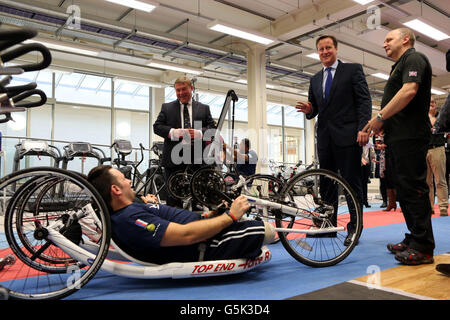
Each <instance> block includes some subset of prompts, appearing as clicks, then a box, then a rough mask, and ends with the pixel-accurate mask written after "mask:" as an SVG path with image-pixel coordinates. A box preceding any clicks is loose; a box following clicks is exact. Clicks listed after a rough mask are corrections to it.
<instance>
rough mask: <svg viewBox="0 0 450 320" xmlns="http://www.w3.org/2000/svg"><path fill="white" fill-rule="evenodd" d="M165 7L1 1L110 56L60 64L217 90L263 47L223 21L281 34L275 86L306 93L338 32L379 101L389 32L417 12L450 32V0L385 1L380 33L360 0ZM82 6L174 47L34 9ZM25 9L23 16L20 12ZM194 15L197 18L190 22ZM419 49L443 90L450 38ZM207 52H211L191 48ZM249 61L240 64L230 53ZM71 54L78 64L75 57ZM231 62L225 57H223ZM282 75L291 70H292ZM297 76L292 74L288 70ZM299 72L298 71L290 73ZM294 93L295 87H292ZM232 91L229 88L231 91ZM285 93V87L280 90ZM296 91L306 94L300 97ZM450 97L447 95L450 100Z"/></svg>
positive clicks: (52, 32) (169, 3)
mask: <svg viewBox="0 0 450 320" xmlns="http://www.w3.org/2000/svg"><path fill="white" fill-rule="evenodd" d="M158 2H159V3H160V5H159V6H158V7H157V8H156V9H155V10H154V11H152V12H151V13H145V12H142V11H137V10H131V9H128V8H127V7H125V6H121V5H117V4H113V3H109V2H106V1H104V0H65V1H64V0H33V1H31V0H14V1H11V0H0V21H1V22H2V23H3V25H4V26H30V27H34V28H37V29H38V30H39V31H40V36H41V37H46V38H57V39H60V40H62V41H65V42H68V41H70V42H74V41H75V42H77V43H79V44H80V45H86V46H90V47H96V48H100V49H102V50H103V53H102V55H101V57H103V58H105V60H100V61H99V59H93V58H89V59H88V58H86V57H82V56H78V57H74V56H73V55H61V54H60V53H57V52H55V53H54V61H55V63H58V64H66V63H67V64H70V63H71V64H72V65H73V64H76V65H78V66H79V67H80V68H81V67H86V68H88V67H89V66H91V67H90V68H91V70H92V69H93V70H94V71H97V72H105V71H106V69H108V70H109V69H111V70H112V69H116V70H119V69H122V70H126V71H128V72H131V73H135V75H136V77H138V76H140V77H145V78H148V79H149V80H156V81H160V82H166V83H170V82H171V81H172V79H173V76H174V75H173V74H172V73H168V72H165V71H164V70H160V69H150V68H149V67H147V66H146V65H145V62H146V61H147V59H148V58H150V57H153V58H155V59H159V60H167V61H171V62H174V63H178V64H188V65H191V66H195V67H200V68H203V69H205V70H207V71H206V72H205V73H203V74H202V75H201V76H198V77H197V79H198V83H199V84H203V85H206V84H207V85H208V86H218V87H220V86H222V87H229V88H234V87H240V88H242V89H243V90H245V85H240V84H235V83H232V82H233V81H235V80H236V79H237V78H239V77H241V76H244V77H245V75H246V65H245V60H246V51H247V50H248V49H249V48H250V47H251V46H253V45H254V44H253V43H250V42H246V41H243V40H241V39H238V38H235V37H230V36H223V35H222V34H220V33H218V32H215V31H211V30H209V29H208V28H207V27H206V25H207V24H208V23H209V22H211V21H213V20H215V19H219V20H223V21H226V22H228V23H230V24H233V25H236V26H240V27H244V28H247V29H250V30H255V31H259V32H263V33H267V34H270V35H272V36H275V37H276V38H277V39H278V43H277V44H275V45H272V46H269V47H267V48H266V58H267V66H269V67H276V68H279V69H278V70H277V71H276V72H271V70H270V69H267V72H266V75H267V82H269V83H271V84H273V83H275V84H280V85H282V88H278V89H277V91H283V92H288V91H292V90H293V88H296V89H297V90H298V92H300V91H302V92H303V91H305V90H306V89H307V88H308V84H309V81H308V77H309V76H310V75H311V74H313V73H315V72H317V71H318V70H319V69H320V63H319V62H318V61H317V60H314V59H311V58H309V57H307V56H306V55H307V54H309V53H311V52H314V51H315V50H314V47H315V38H316V37H317V36H318V35H319V34H323V33H329V34H333V35H335V36H336V37H337V38H338V40H339V42H340V43H339V47H338V54H339V57H340V58H341V59H342V60H344V61H349V62H350V61H352V62H358V63H361V64H363V66H364V70H365V72H366V75H367V81H368V83H369V87H370V89H371V90H372V93H373V95H372V96H373V98H374V100H375V103H376V101H377V100H379V99H380V95H381V93H382V90H383V87H384V83H385V82H384V81H383V80H381V79H379V78H374V77H372V76H370V74H371V73H374V72H376V71H381V72H385V73H386V72H389V70H390V68H391V65H392V63H393V62H392V61H391V60H390V59H388V58H386V57H385V53H384V50H383V48H382V43H383V40H384V37H385V35H386V34H387V32H388V31H389V30H390V29H392V28H395V27H399V26H401V21H402V19H404V18H407V17H409V16H416V15H417V16H422V17H423V18H425V19H427V20H429V21H432V22H433V23H434V24H435V25H437V26H439V27H440V28H441V30H443V31H444V32H447V33H448V32H450V19H449V14H450V1H448V0H423V1H418V0H399V1H387V0H386V1H384V0H383V1H381V0H375V1H373V2H372V3H371V4H374V5H376V6H377V8H379V10H380V11H379V12H380V17H381V21H380V22H381V26H380V27H379V28H378V29H370V28H369V27H368V21H369V22H370V21H371V20H370V19H371V13H368V12H367V7H369V6H370V5H371V4H369V5H366V6H362V5H359V4H357V3H356V2H354V1H352V0H159V1H158ZM71 5H76V6H78V7H79V8H80V13H81V22H82V24H89V25H92V26H96V27H99V28H105V29H109V30H114V31H116V32H121V33H122V35H129V34H131V33H132V32H133V31H135V32H136V35H138V36H141V37H145V38H151V39H154V40H155V39H156V40H160V41H163V42H165V43H166V44H168V45H171V46H172V47H171V48H168V47H167V48H163V47H161V46H159V45H154V43H149V44H143V43H139V42H137V41H133V40H130V39H120V38H119V37H117V35H105V34H104V33H101V34H100V33H97V32H93V31H92V30H90V31H87V30H85V29H83V30H71V29H68V28H60V27H61V24H60V22H55V21H54V20H50V19H46V20H47V21H42V19H37V18H36V16H34V15H33V16H29V15H28V13H29V12H35V13H38V14H39V13H40V14H42V15H45V16H46V17H47V18H48V17H56V18H60V19H63V20H62V21H64V20H66V19H67V17H68V16H69V14H68V13H67V8H68V7H69V6H71ZM11 9H15V10H11ZM187 19H188V20H187ZM416 35H417V36H418V41H417V45H416V48H417V50H419V51H422V52H423V53H425V54H426V55H427V56H428V58H429V60H430V62H431V64H432V67H433V74H434V77H433V86H434V87H435V88H437V89H441V90H446V89H447V90H448V89H450V73H448V72H447V71H446V70H445V52H446V51H447V50H448V49H449V48H450V39H447V40H444V41H440V42H436V41H434V40H432V39H430V38H428V37H427V35H423V34H419V33H416ZM186 49H195V50H201V51H202V52H203V53H204V52H206V53H209V54H215V55H216V56H215V58H214V57H213V56H212V55H210V56H209V57H208V56H207V55H205V54H199V52H198V51H197V52H192V50H190V51H187V50H186ZM230 56H231V57H235V58H237V59H238V60H239V61H241V62H242V61H244V63H233V62H232V61H229V60H227V59H226V58H228V57H230ZM69 57H71V58H69ZM220 57H222V59H219V58H220ZM280 70H282V71H283V70H284V71H283V73H281V72H280ZM286 73H287V74H286ZM289 73H290V74H289ZM287 88H290V89H289V90H288V89H287ZM225 91H226V90H225ZM273 92H274V93H276V91H273ZM293 92H294V93H295V92H297V91H295V90H294V91H293ZM442 97H444V96H442Z"/></svg>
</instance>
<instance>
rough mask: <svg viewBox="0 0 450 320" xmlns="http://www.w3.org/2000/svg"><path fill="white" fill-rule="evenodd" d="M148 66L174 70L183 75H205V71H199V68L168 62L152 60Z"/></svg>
mask: <svg viewBox="0 0 450 320" xmlns="http://www.w3.org/2000/svg"><path fill="white" fill-rule="evenodd" d="M147 65H148V66H149V67H154V68H160V69H168V70H173V71H178V72H183V73H190V74H195V75H199V74H202V73H203V70H202V69H199V68H193V67H188V66H182V65H179V64H175V63H170V62H166V61H156V60H151V61H150V62H148V63H147Z"/></svg>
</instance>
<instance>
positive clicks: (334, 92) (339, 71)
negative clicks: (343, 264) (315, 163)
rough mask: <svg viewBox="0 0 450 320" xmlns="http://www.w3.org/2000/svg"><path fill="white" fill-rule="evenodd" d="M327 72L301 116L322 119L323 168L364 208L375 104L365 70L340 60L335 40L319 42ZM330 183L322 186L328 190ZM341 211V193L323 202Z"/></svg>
mask: <svg viewBox="0 0 450 320" xmlns="http://www.w3.org/2000/svg"><path fill="white" fill-rule="evenodd" d="M316 47H317V51H318V53H319V57H320V61H321V62H322V65H323V68H322V70H321V71H319V72H318V73H316V74H315V75H314V76H313V77H312V78H311V80H310V86H309V95H308V100H309V101H308V102H306V103H305V102H298V103H297V105H296V108H297V109H298V112H303V113H305V114H306V118H307V119H312V118H314V117H315V116H318V121H317V150H318V157H319V164H320V167H321V168H323V169H328V170H331V171H333V172H339V173H340V175H341V176H342V177H343V178H344V179H345V180H346V181H347V182H348V183H349V185H350V186H351V188H352V189H353V190H354V191H355V193H356V196H357V197H358V200H359V202H360V204H361V207H362V176H361V154H362V146H364V145H366V144H367V142H368V141H369V135H368V134H367V132H364V131H362V129H363V128H364V126H365V125H366V124H367V122H368V121H369V120H370V118H371V115H372V100H371V97H370V92H369V88H368V85H367V82H366V78H365V76H364V72H363V69H362V66H361V65H360V64H357V63H344V62H342V61H340V60H338V59H337V51H338V50H337V47H338V43H337V40H336V38H335V37H334V36H330V35H324V36H320V37H319V38H318V39H317V40H316ZM324 184H326V181H324V182H323V183H322V185H321V188H322V189H323V190H325V188H326V187H327V186H325V185H324ZM324 197H325V195H322V198H324ZM323 200H325V201H327V202H330V204H333V205H334V207H335V208H336V207H337V190H336V191H335V192H333V195H332V196H327V197H326V199H323ZM347 228H348V235H347V238H346V241H345V244H346V245H348V244H350V243H351V241H350V240H351V238H352V237H353V234H354V224H353V223H352V221H350V223H349V224H348V226H347Z"/></svg>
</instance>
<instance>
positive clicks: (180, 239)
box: [88, 165, 275, 264]
mask: <svg viewBox="0 0 450 320" xmlns="http://www.w3.org/2000/svg"><path fill="white" fill-rule="evenodd" d="M88 181H89V182H90V183H91V184H92V185H93V186H94V187H95V188H96V189H97V190H98V191H99V193H100V194H101V196H102V197H103V199H104V200H105V202H106V204H108V206H109V207H110V211H111V222H112V233H113V234H112V238H113V240H114V242H116V244H117V245H118V246H119V247H120V248H122V249H123V250H124V251H126V252H127V253H129V254H130V255H131V256H133V257H135V258H137V259H140V260H143V261H147V262H152V263H157V264H165V263H169V262H192V261H199V260H222V259H237V258H254V257H257V256H258V255H259V254H260V253H261V247H262V246H263V245H264V244H268V243H271V242H272V241H273V239H274V236H275V231H274V228H273V226H272V225H270V224H268V223H265V222H263V221H255V220H249V221H239V220H240V218H241V217H242V216H243V215H244V213H245V212H246V211H247V210H248V209H249V204H248V201H247V198H246V197H244V196H239V197H238V198H236V199H235V200H234V201H233V203H232V204H231V206H230V208H229V209H227V210H226V211H225V213H224V214H219V213H218V212H215V211H211V212H209V213H206V214H203V215H199V214H197V213H194V212H191V211H188V210H184V209H178V208H173V207H170V206H166V205H163V204H159V203H153V202H154V201H151V200H152V199H153V200H155V199H154V198H152V197H151V196H150V195H149V196H147V197H146V198H144V199H143V200H144V202H148V203H137V202H136V201H134V200H135V191H134V190H133V189H132V188H131V181H130V180H128V179H126V178H125V176H124V175H123V174H122V173H121V172H120V171H119V170H117V169H115V168H113V167H111V166H107V165H100V166H97V167H95V168H93V169H92V170H91V171H90V172H89V175H88ZM149 200H150V201H149Z"/></svg>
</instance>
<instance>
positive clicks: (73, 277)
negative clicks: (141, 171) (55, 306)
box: [0, 167, 111, 300]
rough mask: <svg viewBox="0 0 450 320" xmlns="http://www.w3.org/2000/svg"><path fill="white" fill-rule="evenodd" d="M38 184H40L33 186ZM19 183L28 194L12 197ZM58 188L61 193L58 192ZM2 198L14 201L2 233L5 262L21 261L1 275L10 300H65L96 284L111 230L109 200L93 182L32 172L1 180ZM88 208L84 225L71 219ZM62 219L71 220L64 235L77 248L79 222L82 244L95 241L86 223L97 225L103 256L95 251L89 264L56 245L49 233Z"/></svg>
mask: <svg viewBox="0 0 450 320" xmlns="http://www.w3.org/2000/svg"><path fill="white" fill-rule="evenodd" d="M33 180H34V182H36V183H34V182H29V181H33ZM13 184H14V185H16V184H17V185H19V186H25V187H24V188H23V189H22V191H23V192H20V193H9V191H11V190H10V189H11V186H12V185H13ZM32 185H33V186H32ZM55 188H56V190H60V191H61V192H55ZM19 190H20V188H19ZM1 194H9V195H11V197H10V199H9V200H8V201H7V202H8V205H7V206H3V208H5V207H6V210H4V212H2V214H4V215H5V217H4V224H3V227H4V230H3V228H1V229H0V248H1V249H0V257H3V256H5V255H7V254H13V255H15V256H16V257H17V258H18V259H16V260H17V261H16V262H15V264H14V265H11V266H6V267H5V268H4V269H3V270H1V271H0V287H3V289H6V290H7V292H8V295H9V297H10V298H12V299H29V300H32V299H39V300H42V299H59V298H63V297H66V296H68V295H70V294H71V293H73V292H74V291H76V290H78V289H80V288H81V287H82V286H83V285H85V284H86V283H87V282H88V281H89V280H90V279H92V277H93V276H94V275H95V274H96V273H97V271H98V270H99V269H100V267H101V265H102V263H103V261H104V259H105V257H106V254H107V252H108V248H109V242H110V233H111V227H110V220H109V213H108V209H107V207H106V205H105V203H104V201H103V199H102V198H101V196H100V195H99V194H98V192H97V191H96V189H95V188H94V187H93V186H92V185H91V184H90V183H89V182H88V181H87V180H85V179H84V178H82V177H81V176H80V175H79V174H77V173H74V172H70V171H66V170H61V169H57V168H50V167H38V168H30V169H25V170H21V171H18V172H15V173H13V174H11V175H8V176H6V177H4V178H3V179H1V180H0V195H1ZM67 204H69V205H70V208H68V205H67ZM88 204H90V205H91V207H92V209H93V210H91V211H90V213H88V214H87V215H86V216H85V217H83V218H81V219H79V221H76V219H75V220H73V219H71V218H73V217H74V214H75V213H77V212H78V213H79V210H81V208H83V207H85V206H86V205H88ZM30 207H32V208H33V210H30V209H29V208H30ZM92 216H94V217H92ZM58 219H62V220H63V221H66V222H65V226H64V227H63V229H61V230H60V232H59V233H60V234H62V235H63V236H64V237H66V238H65V240H67V242H68V243H72V242H71V239H72V238H71V237H70V236H69V234H68V233H67V231H68V230H70V228H71V227H72V226H76V222H77V223H78V224H79V227H80V228H81V238H82V242H85V241H89V240H91V239H88V237H87V236H86V234H87V233H86V230H87V223H86V222H87V220H88V219H93V220H95V227H94V228H91V229H95V230H96V232H97V236H98V237H97V240H96V242H95V244H96V247H97V251H95V252H91V256H90V258H89V259H87V261H79V260H77V259H74V258H73V257H71V256H69V255H68V254H67V253H66V252H64V251H63V250H62V249H61V248H59V247H58V246H57V245H56V243H53V242H52V241H51V240H50V238H49V237H48V230H49V229H48V228H49V226H50V225H51V224H52V223H55V222H56V221H58ZM2 220H3V217H2ZM0 226H1V224H0ZM75 230H76V229H75ZM2 231H4V234H3V232H2ZM90 231H91V236H92V230H90ZM46 232H47V233H46ZM67 237H69V238H67ZM91 242H92V241H91ZM78 248H79V250H80V251H81V247H78ZM77 250H78V249H77Z"/></svg>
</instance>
